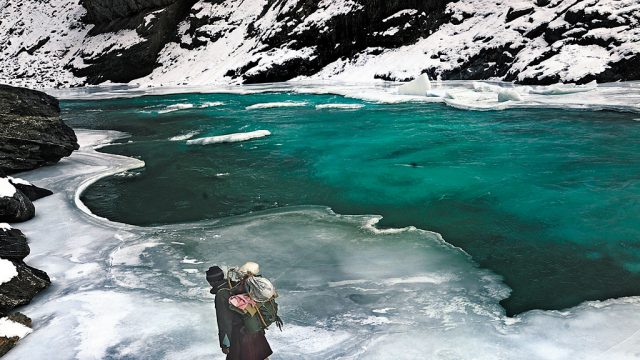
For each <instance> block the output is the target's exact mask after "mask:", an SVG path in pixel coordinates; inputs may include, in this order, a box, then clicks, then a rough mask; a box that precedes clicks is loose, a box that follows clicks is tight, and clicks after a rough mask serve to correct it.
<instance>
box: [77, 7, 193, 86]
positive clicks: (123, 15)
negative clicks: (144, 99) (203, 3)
mask: <svg viewBox="0 0 640 360" xmlns="http://www.w3.org/2000/svg"><path fill="white" fill-rule="evenodd" d="M194 2H195V0H135V1H129V0H127V1H125V0H119V1H108V2H105V1H104V0H85V1H84V6H85V7H86V8H87V17H86V20H87V21H88V22H89V23H91V24H94V25H95V26H94V27H93V28H92V29H91V30H90V31H89V34H88V35H89V39H90V40H92V44H93V45H94V49H92V51H91V52H83V53H81V54H80V58H81V59H82V61H81V62H80V61H74V62H72V63H70V64H69V65H68V68H69V69H70V70H71V71H72V72H73V73H74V74H75V75H76V76H78V77H86V82H87V83H89V84H99V83H101V82H104V81H113V82H128V81H130V80H132V79H137V78H140V77H143V76H146V75H148V74H150V73H151V71H153V69H154V68H155V67H157V63H156V60H157V58H158V53H159V52H160V50H161V49H162V48H163V47H164V46H165V45H166V44H167V43H168V42H169V41H172V40H175V37H176V32H177V24H178V22H179V21H180V20H182V19H183V18H184V17H185V16H186V15H187V13H188V11H189V9H190V8H191V6H192V5H193V3H194ZM105 34H115V35H105ZM104 40H106V41H104ZM98 41H100V42H98ZM77 60H80V59H77Z"/></svg>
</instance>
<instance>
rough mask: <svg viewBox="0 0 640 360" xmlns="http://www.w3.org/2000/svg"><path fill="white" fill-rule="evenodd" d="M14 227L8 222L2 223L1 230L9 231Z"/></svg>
mask: <svg viewBox="0 0 640 360" xmlns="http://www.w3.org/2000/svg"><path fill="white" fill-rule="evenodd" d="M11 229H13V228H12V227H11V225H9V224H7V223H0V230H3V231H7V230H11Z"/></svg>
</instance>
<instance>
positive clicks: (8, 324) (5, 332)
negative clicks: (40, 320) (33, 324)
mask: <svg viewBox="0 0 640 360" xmlns="http://www.w3.org/2000/svg"><path fill="white" fill-rule="evenodd" d="M32 331H33V330H31V329H30V328H29V327H27V326H24V325H22V324H20V323H17V322H15V321H11V320H9V319H8V318H0V337H7V338H11V337H14V336H17V337H19V338H23V337H25V336H27V335H29V334H31V332H32Z"/></svg>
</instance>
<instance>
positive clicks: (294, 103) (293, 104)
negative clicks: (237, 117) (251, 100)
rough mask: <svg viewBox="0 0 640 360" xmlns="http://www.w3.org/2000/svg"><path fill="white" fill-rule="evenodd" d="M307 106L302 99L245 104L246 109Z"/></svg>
mask: <svg viewBox="0 0 640 360" xmlns="http://www.w3.org/2000/svg"><path fill="white" fill-rule="evenodd" d="M302 106H307V102H304V101H283V102H269V103H260V104H253V105H249V106H247V107H246V108H245V109H246V110H257V109H273V108H281V107H302Z"/></svg>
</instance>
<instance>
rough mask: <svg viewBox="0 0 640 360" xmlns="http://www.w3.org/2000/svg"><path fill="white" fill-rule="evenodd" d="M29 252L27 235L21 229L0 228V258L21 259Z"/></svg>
mask: <svg viewBox="0 0 640 360" xmlns="http://www.w3.org/2000/svg"><path fill="white" fill-rule="evenodd" d="M29 252H30V249H29V245H28V244H27V237H26V236H24V234H23V233H22V231H20V230H18V229H3V228H0V258H2V259H7V260H14V261H22V260H23V259H24V258H25V257H26V256H27V255H29Z"/></svg>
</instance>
